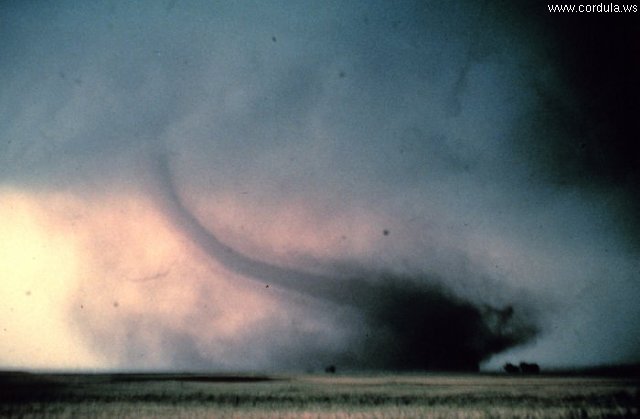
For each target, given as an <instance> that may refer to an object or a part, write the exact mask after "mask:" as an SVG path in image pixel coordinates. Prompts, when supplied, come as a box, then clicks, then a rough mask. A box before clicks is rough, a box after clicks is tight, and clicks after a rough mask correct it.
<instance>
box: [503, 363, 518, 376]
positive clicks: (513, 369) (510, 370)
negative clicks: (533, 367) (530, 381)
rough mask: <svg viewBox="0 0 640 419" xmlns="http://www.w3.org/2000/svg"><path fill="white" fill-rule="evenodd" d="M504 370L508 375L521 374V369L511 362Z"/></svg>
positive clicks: (505, 365)
mask: <svg viewBox="0 0 640 419" xmlns="http://www.w3.org/2000/svg"><path fill="white" fill-rule="evenodd" d="M502 368H503V369H504V371H505V372H506V373H507V374H518V373H519V372H520V368H518V367H517V366H516V365H513V364H512V363H511V362H507V363H506V364H504V367H502Z"/></svg>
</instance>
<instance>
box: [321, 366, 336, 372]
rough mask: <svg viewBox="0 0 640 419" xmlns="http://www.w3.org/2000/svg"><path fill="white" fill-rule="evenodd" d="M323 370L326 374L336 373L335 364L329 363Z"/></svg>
mask: <svg viewBox="0 0 640 419" xmlns="http://www.w3.org/2000/svg"><path fill="white" fill-rule="evenodd" d="M324 372H326V373H327V374H335V373H336V366H335V365H329V366H328V367H325V369H324Z"/></svg>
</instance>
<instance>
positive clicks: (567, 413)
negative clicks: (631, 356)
mask: <svg viewBox="0 0 640 419" xmlns="http://www.w3.org/2000/svg"><path fill="white" fill-rule="evenodd" d="M87 416H90V417H104V418H110V417H184V418H192V417H195V418H206V417H216V418H218V417H242V418H245V417H249V418H258V417H260V418H262V417H285V418H287V417H290V418H298V417H308V418H316V417H317V418H364V417H367V418H369V417H394V418H402V417H406V418H413V417H427V418H428V417H433V418H449V417H478V418H484V417H491V418H512V417H522V418H525V417H526V418H533V417H539V418H553V417H558V418H583V417H590V418H591V417H595V418H604V417H606V418H612V417H640V379H639V378H637V377H635V378H634V377H620V376H619V377H604V376H580V375H571V376H568V375H536V376H508V375H502V374H475V375H468V374H467V375H463V374H349V375H346V374H345V375H343V374H335V375H334V374H331V375H325V374H306V375H292V374H291V375H278V376H265V375H247V374H244V375H217V374H206V375H205V374H202V375H196V374H91V375H88V374H27V373H17V372H5V373H0V417H24V418H30V417H51V418H60V417H87Z"/></svg>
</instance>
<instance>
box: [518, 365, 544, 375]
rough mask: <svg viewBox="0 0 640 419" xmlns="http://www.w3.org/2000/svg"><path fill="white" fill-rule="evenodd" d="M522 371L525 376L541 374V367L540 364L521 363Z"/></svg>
mask: <svg viewBox="0 0 640 419" xmlns="http://www.w3.org/2000/svg"><path fill="white" fill-rule="evenodd" d="M520 371H521V372H522V373H523V374H540V366H539V365H538V364H535V363H534V364H528V363H526V362H521V363H520Z"/></svg>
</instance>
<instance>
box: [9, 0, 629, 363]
mask: <svg viewBox="0 0 640 419" xmlns="http://www.w3.org/2000/svg"><path fill="white" fill-rule="evenodd" d="M0 18H1V19H2V22H3V24H2V27H1V29H0V35H1V36H2V39H3V42H2V43H1V44H0V53H1V55H2V56H3V57H6V59H3V60H2V63H0V69H1V71H0V74H1V77H2V81H1V83H2V86H3V92H2V94H1V95H0V109H1V110H2V111H1V112H0V115H1V116H0V130H1V131H0V132H2V135H1V137H2V140H1V142H0V185H1V188H0V191H1V195H0V211H2V213H3V214H5V215H6V217H3V218H2V220H3V221H0V225H1V228H2V230H0V232H1V234H2V242H3V243H4V246H3V248H2V253H0V260H1V261H2V266H10V268H5V271H3V273H2V276H3V287H4V288H3V294H4V295H5V296H6V297H5V298H6V300H7V301H8V304H6V305H5V307H6V309H4V310H5V311H6V313H4V315H3V319H5V320H4V324H3V325H2V326H3V329H5V330H4V333H5V334H6V335H5V336H9V337H10V339H6V340H5V342H7V343H4V344H3V345H4V347H2V348H0V362H1V363H2V365H5V366H27V367H69V366H71V367H79V368H82V367H97V368H173V369H192V368H205V369H263V370H264V369H273V370H277V369H310V368H311V369H313V368H321V367H322V366H323V365H325V364H328V363H338V364H339V365H341V366H344V367H346V368H370V369H380V368H381V369H474V368H477V366H478V365H479V364H480V363H484V364H483V365H485V366H486V367H489V368H490V367H495V366H499V365H500V364H501V363H502V362H504V361H505V360H512V361H516V362H517V361H520V360H521V359H523V360H534V361H538V362H540V363H541V364H543V365H550V366H569V365H571V366H573V365H592V364H598V363H615V362H637V361H638V359H637V353H639V351H638V348H639V346H640V342H639V341H638V338H637V336H639V334H638V333H637V332H638V326H637V325H638V324H639V323H638V317H639V314H640V310H639V309H638V308H637V304H635V301H637V299H638V297H640V295H639V294H640V290H639V287H638V285H637V283H638V275H639V273H640V266H638V262H637V260H638V258H637V256H638V246H637V244H638V241H637V237H638V234H637V233H638V230H637V226H638V217H637V211H635V210H636V209H637V204H638V202H639V201H638V193H637V186H636V185H637V184H638V183H637V180H638V167H639V166H638V165H637V163H638V155H639V153H638V149H637V146H636V145H634V143H633V141H632V139H633V138H634V137H633V133H636V134H637V132H638V131H637V128H638V127H637V122H636V121H635V119H634V118H633V115H636V114H637V110H638V100H637V98H638V85H637V81H636V80H634V77H633V74H637V71H635V70H637V69H638V67H639V63H638V59H637V58H633V57H635V56H638V54H635V55H633V54H630V52H631V51H633V49H634V48H635V49H637V43H635V44H634V41H633V40H634V39H640V37H638V36H634V35H637V31H638V30H637V29H634V28H637V25H635V24H636V23H637V17H629V16H602V15H601V16H585V17H582V16H580V17H576V16H564V17H563V16H551V15H550V14H549V13H548V12H547V11H546V10H542V9H540V8H539V7H538V6H534V5H532V4H528V3H526V2H523V3H520V4H515V5H513V4H505V3H503V2H498V1H495V2H493V1H488V2H484V3H482V4H476V3H472V2H459V3H456V4H455V5H452V4H446V5H443V4H439V3H437V2H409V1H408V2H401V3H399V4H394V5H391V4H388V3H386V2H327V3H323V5H322V6H320V5H319V4H316V3H314V2H296V3H295V4H293V3H291V2H275V1H274V2H214V3H211V2H198V1H170V2H138V3H135V4H124V3H119V2H111V3H105V4H101V5H99V4H79V3H77V2H72V1H69V2H59V3H56V4H55V5H53V4H46V5H45V4H39V3H37V2H36V3H32V4H23V2H5V3H3V5H2V6H0ZM596 19H599V20H596ZM594 22H597V23H598V24H599V25H602V27H604V28H607V29H611V28H615V30H614V29H612V30H611V31H609V32H607V33H606V34H600V35H601V36H600V37H598V38H595V37H594V38H590V39H588V40H587V42H588V45H589V46H590V47H591V48H586V47H585V48H584V49H581V48H578V47H577V45H579V42H578V41H580V42H583V41H584V39H583V37H581V34H584V33H585V31H586V29H587V28H588V27H589V25H592V24H593V23H594ZM634 31H635V32H634ZM603 32H604V31H603ZM612 45H614V46H615V47H612ZM16 220H18V221H20V220H21V221H20V222H21V223H22V224H19V223H18V224H16V223H17V221H16ZM16 225H20V226H24V228H23V227H21V228H19V229H18V228H17V227H16ZM34 226H35V227H34ZM18 231H24V236H23V237H21V235H22V234H20V233H18ZM34 243H36V244H37V243H40V244H39V245H35V244H34ZM16 255H22V256H21V259H19V258H17V256H16ZM52 272H59V273H56V274H53V273H52ZM54 283H55V284H57V285H55V289H56V290H57V291H56V294H55V295H56V296H55V298H51V299H48V300H46V301H44V300H42V298H44V299H47V298H48V297H44V295H49V294H50V292H49V291H47V290H48V289H51V287H52V286H53V285H52V284H54ZM36 297H38V298H36ZM35 307H38V309H37V310H33V309H34V308H35ZM44 318H55V319H58V320H56V321H57V323H56V325H57V326H56V328H55V330H57V332H56V334H55V336H45V335H43V334H41V333H40V331H41V326H39V325H40V324H42V323H41V322H40V319H44ZM56 340H57V341H60V342H65V345H67V346H69V347H74V348H76V349H75V350H76V351H78V353H82V354H83V355H82V356H81V357H78V358H77V359H79V361H78V362H77V365H74V363H73V362H72V361H70V359H72V354H73V351H60V352H59V353H57V355H55V356H53V357H52V358H51V359H49V358H47V359H45V358H42V357H40V356H38V355H37V353H38V351H34V348H37V347H46V346H47V345H50V344H51V342H53V341H56ZM25 354H31V355H25Z"/></svg>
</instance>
